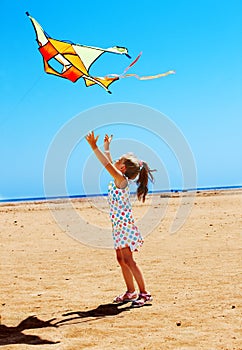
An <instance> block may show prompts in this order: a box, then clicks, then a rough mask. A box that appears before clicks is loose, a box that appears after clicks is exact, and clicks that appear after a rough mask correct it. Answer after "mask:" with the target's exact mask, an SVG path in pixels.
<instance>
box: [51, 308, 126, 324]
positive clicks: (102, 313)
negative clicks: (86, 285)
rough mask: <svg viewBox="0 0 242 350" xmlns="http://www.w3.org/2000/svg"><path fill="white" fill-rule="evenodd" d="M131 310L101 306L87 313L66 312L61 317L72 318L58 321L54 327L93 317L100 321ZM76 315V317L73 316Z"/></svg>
mask: <svg viewBox="0 0 242 350" xmlns="http://www.w3.org/2000/svg"><path fill="white" fill-rule="evenodd" d="M131 309H132V308H131V307H130V306H124V304H111V303H109V304H102V305H99V306H98V307H96V308H95V309H92V310H88V311H72V312H67V313H65V314H63V315H62V316H73V317H69V318H65V319H63V320H61V321H58V322H56V323H55V326H57V327H58V326H60V325H63V324H65V323H67V322H70V321H73V320H77V319H81V318H88V317H93V318H95V319H100V318H103V317H106V316H116V315H119V314H120V313H121V312H124V311H129V310H131ZM74 315H76V316H74Z"/></svg>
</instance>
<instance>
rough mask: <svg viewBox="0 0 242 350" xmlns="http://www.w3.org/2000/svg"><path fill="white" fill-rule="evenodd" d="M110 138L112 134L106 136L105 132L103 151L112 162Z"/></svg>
mask: <svg viewBox="0 0 242 350" xmlns="http://www.w3.org/2000/svg"><path fill="white" fill-rule="evenodd" d="M112 138H113V135H110V136H108V135H107V134H106V135H105V137H104V153H105V154H106V156H107V158H108V159H109V160H110V162H111V163H112V162H113V160H112V156H111V153H110V149H109V146H110V143H111V141H112Z"/></svg>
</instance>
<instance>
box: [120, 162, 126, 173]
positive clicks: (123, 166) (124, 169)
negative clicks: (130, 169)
mask: <svg viewBox="0 0 242 350" xmlns="http://www.w3.org/2000/svg"><path fill="white" fill-rule="evenodd" d="M120 170H121V172H122V173H123V174H124V173H125V171H126V166H125V164H122V165H121V167H120Z"/></svg>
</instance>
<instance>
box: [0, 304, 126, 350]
mask: <svg viewBox="0 0 242 350" xmlns="http://www.w3.org/2000/svg"><path fill="white" fill-rule="evenodd" d="M130 309H132V308H131V307H130V306H125V304H111V303H110V304H103V305H99V306H98V307H96V308H95V309H92V310H88V311H72V312H68V313H65V314H63V315H62V316H64V317H67V318H64V319H62V320H60V321H57V322H53V321H55V320H56V318H52V319H50V320H48V321H42V320H40V319H38V318H37V317H36V316H29V317H27V318H26V319H25V320H23V321H22V322H20V323H19V325H18V326H16V327H8V326H5V325H3V324H0V346H3V345H11V344H29V345H43V344H58V343H60V342H59V341H57V342H53V341H51V340H46V339H42V338H40V337H39V336H37V335H27V334H24V333H23V331H25V330H27V329H35V328H47V327H56V328H57V327H59V326H62V325H68V324H69V322H70V323H71V324H72V323H73V322H72V321H73V320H80V319H83V318H89V317H90V318H91V320H97V319H100V318H103V317H106V316H116V315H119V314H120V313H121V312H124V311H129V310H130ZM68 316H70V317H68ZM88 321H90V320H87V321H86V322H88ZM82 322H83V321H82ZM74 323H75V322H74Z"/></svg>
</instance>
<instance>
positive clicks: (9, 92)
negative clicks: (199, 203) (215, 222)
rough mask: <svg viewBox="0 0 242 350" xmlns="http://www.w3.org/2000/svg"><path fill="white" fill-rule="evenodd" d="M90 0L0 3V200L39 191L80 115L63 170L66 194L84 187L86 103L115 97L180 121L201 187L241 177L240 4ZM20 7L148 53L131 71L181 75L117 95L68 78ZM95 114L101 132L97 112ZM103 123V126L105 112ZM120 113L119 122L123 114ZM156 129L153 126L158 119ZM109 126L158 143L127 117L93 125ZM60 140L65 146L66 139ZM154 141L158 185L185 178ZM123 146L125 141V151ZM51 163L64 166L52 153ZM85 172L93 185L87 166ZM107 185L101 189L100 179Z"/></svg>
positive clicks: (128, 83)
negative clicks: (52, 67)
mask: <svg viewBox="0 0 242 350" xmlns="http://www.w3.org/2000/svg"><path fill="white" fill-rule="evenodd" d="M83 4H84V3H83V2H82V1H78V0H69V1H68V3H64V4H63V3H62V2H60V1H56V0H48V1H47V0H43V1H38V2H36V1H34V0H29V1H28V2H26V1H21V0H19V1H11V0H10V1H9V0H2V2H1V21H0V29H1V33H2V35H1V45H2V54H1V57H0V60H1V66H0V67H1V68H0V78H1V85H0V91H1V95H0V96H1V114H0V128H1V138H0V146H1V147H0V152H1V153H0V154H1V159H0V162H1V163H0V164H1V172H0V198H2V199H5V198H23V197H36V196H43V195H44V192H45V190H44V184H43V173H44V169H45V161H46V157H47V154H48V151H49V149H50V147H51V144H52V142H53V139H55V137H56V135H58V133H59V132H60V130H61V129H63V127H65V126H67V125H68V123H69V122H70V121H71V120H73V118H75V117H76V116H79V115H80V114H81V113H84V114H83V124H82V125H80V140H79V142H78V144H77V145H76V146H75V147H74V148H73V151H72V152H71V153H70V154H69V158H68V166H67V169H66V170H65V173H66V183H67V187H68V188H69V190H68V193H69V194H82V193H83V191H84V189H83V174H86V172H85V164H86V162H87V159H88V157H90V155H91V152H90V150H89V148H88V145H87V144H86V143H85V142H84V140H83V139H81V138H82V137H83V132H84V133H85V130H86V128H87V125H88V126H89V124H88V123H87V120H88V119H89V117H88V115H87V114H85V111H87V110H89V111H90V110H92V109H95V108H96V107H98V106H103V105H104V106H105V105H106V104H115V103H130V104H137V105H144V106H148V107H149V108H151V109H154V110H156V111H159V112H160V113H161V114H162V115H165V116H166V117H167V118H168V119H169V120H170V121H171V122H172V123H174V128H176V129H178V130H179V131H180V133H181V134H182V135H183V136H184V139H185V140H186V142H187V144H188V145H189V147H190V149H191V151H192V153H193V156H194V160H195V163H196V170H197V186H198V187H207V186H230V185H241V184H242V181H241V175H242V160H241V149H242V98H241V96H242V61H241V58H242V44H241V43H242V41H241V39H242V21H241V16H242V3H241V1H240V0H232V1H228V0H198V1H192V0H184V1H179V0H173V1H172V0H169V1H168V0H166V1H165V0H161V1H158V0H155V1H144V0H143V1H142V0H139V1H136V0H134V1H128V0H123V1H120V2H114V1H106V0H104V1H98V0H94V1H91V2H90V3H89V2H86V4H87V5H83ZM25 11H29V13H30V14H31V15H32V16H33V17H34V18H36V20H37V21H38V22H39V23H40V24H41V25H42V26H43V28H44V29H45V30H46V32H47V33H48V34H49V35H50V36H51V37H53V38H55V39H60V40H61V39H64V40H65V39H67V40H71V41H73V42H77V43H80V44H84V45H85V44H86V45H90V46H99V47H103V48H106V47H111V46H115V45H119V46H125V47H127V48H128V49H129V53H130V55H131V56H132V58H133V59H134V58H135V57H136V56H137V55H138V54H139V52H140V51H142V52H143V54H142V56H141V58H140V60H139V61H138V62H137V63H136V65H135V66H134V67H133V68H132V70H130V73H137V74H139V75H153V74H157V73H162V72H165V71H167V70H170V69H174V70H175V71H176V74H175V75H170V76H168V77H165V78H161V79H156V80H150V81H139V80H136V79H134V78H129V79H122V80H120V81H118V82H116V83H114V84H112V85H111V86H110V90H111V91H112V94H111V95H110V94H108V93H106V92H105V91H104V90H103V89H101V88H100V87H98V86H93V87H89V88H86V87H85V85H84V82H83V81H82V80H79V81H77V82H76V83H75V84H73V83H71V82H70V81H68V80H65V79H61V78H58V77H55V76H51V75H47V74H45V73H44V70H43V64H42V57H41V55H40V54H39V52H38V49H37V43H36V41H35V33H34V30H33V27H32V25H31V23H30V21H29V19H28V18H27V16H26V15H25ZM130 62H131V61H130V60H129V59H128V58H126V57H125V56H117V55H109V54H106V55H103V56H102V57H101V58H100V60H98V61H97V62H96V63H95V64H94V65H93V66H92V67H91V70H90V73H91V74H92V75H94V76H95V75H101V76H102V75H106V74H109V73H121V72H122V71H123V69H124V68H126V67H127V65H128V64H129V63H130ZM90 113H92V112H90ZM98 118H99V119H98ZM144 118H145V117H144ZM147 118H149V116H147ZM161 119H162V118H161ZM92 120H93V121H94V122H93V128H94V129H96V128H97V126H98V125H99V124H100V115H99V114H98V113H97V115H96V120H95V117H93V119H92ZM101 120H102V122H103V124H105V116H102V118H101ZM131 121H132V117H131ZM115 122H116V123H118V122H120V123H122V122H123V120H122V114H121V113H120V115H118V113H117V119H115ZM141 122H142V121H141ZM124 124H125V123H124ZM150 128H151V131H152V130H153V131H154V130H155V129H156V125H153V124H152V118H151V119H150ZM81 129H82V130H81ZM107 129H108V131H110V132H112V133H113V134H114V135H115V139H116V140H118V139H122V140H125V137H126V138H127V137H128V138H129V140H131V141H132V140H133V141H135V142H136V143H137V144H136V145H134V147H135V150H136V152H137V153H139V147H138V146H137V145H138V144H140V145H141V144H145V145H146V146H147V147H150V148H151V149H152V147H153V146H152V145H155V144H156V140H155V136H154V134H153V133H152V132H148V133H147V134H144V133H142V132H139V131H140V128H138V129H137V128H136V130H135V131H134V132H133V133H132V130H131V129H132V128H131V127H130V126H129V125H127V127H126V128H125V125H122V128H120V127H119V126H118V125H117V124H115V123H114V124H113V125H108V126H107V127H106V128H100V126H99V130H98V131H100V133H101V134H102V133H104V132H105V130H107ZM115 139H114V140H115ZM131 141H130V142H131ZM131 143H132V142H131ZM131 146H132V145H131ZM168 146H170V145H168ZM62 147H63V150H64V149H65V141H63V144H62ZM115 147H117V150H116V152H117V153H118V146H117V145H116V146H115ZM154 147H155V150H154V152H155V154H158V158H159V161H160V163H161V164H162V165H161V166H160V168H159V164H158V165H157V164H156V159H155V157H153V159H152V161H153V162H154V163H153V164H151V166H152V167H158V168H159V169H160V171H159V172H157V174H156V177H157V181H156V185H155V186H154V189H155V190H159V189H164V188H167V187H169V188H176V187H182V185H183V182H182V180H181V177H182V175H181V172H180V171H178V167H179V161H180V160H179V159H178V160H177V159H176V157H175V156H176V155H174V154H173V155H171V154H170V153H171V150H170V149H169V147H164V140H160V146H159V145H156V146H154ZM159 147H160V148H159ZM123 148H125V147H124V146H123V144H122V149H121V150H120V153H123V152H122V151H123ZM131 151H132V150H131ZM140 151H141V152H142V151H143V150H142V147H141V149H140ZM141 152H140V153H141ZM142 156H143V155H142V154H141V155H140V157H141V158H142ZM175 159H176V160H175ZM55 162H56V165H57V164H58V159H57V158H56V159H53V164H54V165H55ZM91 166H92V168H91V169H90V170H89V171H90V172H91V173H92V174H93V173H95V171H96V170H95V169H96V168H95V167H96V166H98V165H97V163H95V162H93V164H92V165H91ZM164 173H165V176H164ZM56 176H57V177H58V174H57V175H56ZM85 176H86V178H85V181H84V182H85V183H86V181H88V180H87V178H88V179H89V175H88V174H87V175H85ZM100 176H101V177H102V176H103V175H100ZM91 181H93V176H90V184H88V193H92V192H95V191H96V187H95V186H96V185H95V186H94V185H93V187H92V182H91ZM56 182H58V180H57V178H55V179H53V194H56V195H61V194H62V193H61V190H60V189H58V186H57V187H56V186H55V185H56ZM54 188H55V190H54ZM101 191H105V190H104V189H103V187H102V186H101Z"/></svg>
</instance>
